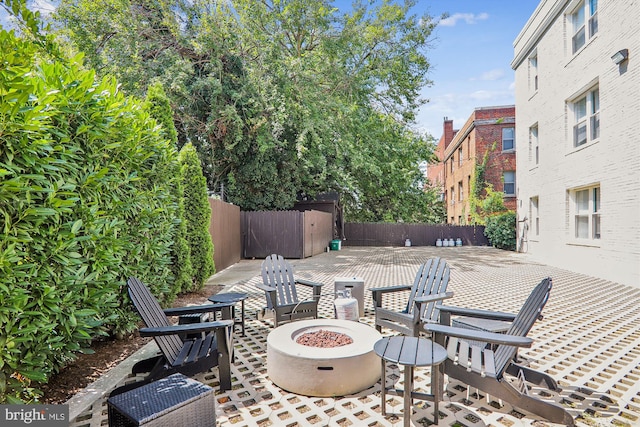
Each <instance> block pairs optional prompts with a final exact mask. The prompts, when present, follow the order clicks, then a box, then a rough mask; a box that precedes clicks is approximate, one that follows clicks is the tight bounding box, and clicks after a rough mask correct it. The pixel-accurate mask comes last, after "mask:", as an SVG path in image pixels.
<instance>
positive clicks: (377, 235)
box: [342, 222, 489, 246]
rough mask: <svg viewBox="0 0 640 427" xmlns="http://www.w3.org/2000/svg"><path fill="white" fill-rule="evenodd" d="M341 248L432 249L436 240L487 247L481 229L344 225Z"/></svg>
mask: <svg viewBox="0 0 640 427" xmlns="http://www.w3.org/2000/svg"><path fill="white" fill-rule="evenodd" d="M344 230H345V233H344V234H345V240H344V241H343V242H342V244H343V245H345V246H404V245H405V242H406V240H407V239H409V240H411V246H435V244H436V240H437V239H453V240H456V239H458V238H459V239H461V240H462V244H463V245H464V246H489V241H488V240H487V238H486V236H485V235H484V226H477V225H429V224H403V223H400V224H399V223H392V224H390V223H353V222H347V223H345V225H344Z"/></svg>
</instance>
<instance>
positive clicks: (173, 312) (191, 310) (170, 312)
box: [163, 303, 233, 316]
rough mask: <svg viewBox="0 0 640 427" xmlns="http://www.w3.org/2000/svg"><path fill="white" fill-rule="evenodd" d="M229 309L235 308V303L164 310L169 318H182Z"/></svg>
mask: <svg viewBox="0 0 640 427" xmlns="http://www.w3.org/2000/svg"><path fill="white" fill-rule="evenodd" d="M228 307H233V303H220V304H205V305H193V306H187V307H175V308H166V309H164V310H163V311H164V314H166V315H167V316H182V315H183V314H197V313H209V312H212V311H220V310H223V309H225V308H228Z"/></svg>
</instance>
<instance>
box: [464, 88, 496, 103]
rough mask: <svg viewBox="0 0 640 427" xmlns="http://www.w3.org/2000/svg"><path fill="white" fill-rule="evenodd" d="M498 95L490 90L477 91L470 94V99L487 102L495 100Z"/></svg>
mask: <svg viewBox="0 0 640 427" xmlns="http://www.w3.org/2000/svg"><path fill="white" fill-rule="evenodd" d="M496 95H497V94H496V93H495V92H492V91H489V90H477V91H475V92H472V93H470V94H469V98H471V99H475V100H477V101H485V100H487V99H493V98H495V97H496Z"/></svg>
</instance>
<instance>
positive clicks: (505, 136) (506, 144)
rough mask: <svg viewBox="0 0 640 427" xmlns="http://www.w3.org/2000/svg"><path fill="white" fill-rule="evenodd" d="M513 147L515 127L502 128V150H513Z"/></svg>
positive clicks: (514, 147) (514, 144) (514, 146)
mask: <svg viewBox="0 0 640 427" xmlns="http://www.w3.org/2000/svg"><path fill="white" fill-rule="evenodd" d="M515 149H516V138H515V128H502V151H513V150H515Z"/></svg>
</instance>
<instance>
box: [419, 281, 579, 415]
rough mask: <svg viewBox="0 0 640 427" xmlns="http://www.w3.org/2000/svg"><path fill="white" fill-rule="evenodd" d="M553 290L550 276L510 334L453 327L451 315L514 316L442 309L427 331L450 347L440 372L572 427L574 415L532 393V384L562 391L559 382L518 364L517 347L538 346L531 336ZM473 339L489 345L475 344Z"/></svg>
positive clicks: (541, 285)
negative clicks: (532, 328)
mask: <svg viewBox="0 0 640 427" xmlns="http://www.w3.org/2000/svg"><path fill="white" fill-rule="evenodd" d="M551 287H552V281H551V278H546V279H544V280H542V281H541V282H540V283H539V284H538V285H537V286H536V287H535V288H534V289H533V291H532V292H531V294H530V295H529V297H528V298H527V300H526V301H525V303H524V304H523V305H522V308H521V309H520V311H519V312H518V313H517V314H516V315H515V316H514V317H513V322H512V323H511V327H510V328H509V329H508V330H507V333H506V334H500V333H492V332H484V331H478V330H473V329H468V328H457V327H452V326H448V325H450V322H451V315H463V316H468V317H478V318H483V319H492V320H507V318H508V317H510V316H507V315H505V314H504V313H494V312H490V311H486V310H472V309H459V308H456V307H448V306H441V307H440V324H427V325H425V326H424V328H425V330H426V331H428V332H431V333H433V334H434V335H435V341H436V342H437V343H439V344H441V345H443V346H444V347H445V348H446V349H447V353H448V358H447V360H445V362H444V363H443V364H442V365H441V369H443V370H444V373H445V374H446V375H448V376H449V377H450V378H455V379H457V380H459V381H462V382H464V383H466V384H467V385H469V386H471V387H475V388H477V389H480V390H483V391H485V392H486V393H488V394H490V395H491V396H494V397H497V398H499V399H502V400H504V401H506V402H508V403H510V404H512V405H513V406H515V407H518V408H521V409H524V410H526V411H529V412H531V413H533V414H536V415H538V416H541V417H543V418H546V419H547V420H549V421H551V422H553V423H559V424H563V425H567V426H573V425H574V420H573V417H572V416H571V414H569V412H567V411H566V410H565V409H564V408H563V407H562V406H560V405H559V404H557V403H555V402H550V401H546V400H542V399H539V398H537V397H535V396H530V395H529V393H528V388H527V385H526V383H527V382H529V383H532V384H537V385H540V386H544V387H546V388H548V389H549V390H554V391H559V390H560V389H559V387H558V385H557V383H556V381H555V380H554V379H553V378H551V377H550V376H549V375H547V374H545V373H543V372H538V371H535V370H533V369H530V368H528V367H525V366H521V365H519V364H518V363H517V362H516V360H515V356H516V352H517V350H518V347H531V345H532V343H533V340H532V339H531V338H527V336H526V335H527V334H528V333H529V331H530V330H531V327H532V326H533V324H534V323H535V321H536V320H537V319H538V318H540V317H541V313H542V309H543V307H544V306H545V304H546V303H547V300H548V299H549V294H550V292H551ZM468 340H473V341H481V342H482V343H489V344H490V345H489V346H485V345H470V344H469V341H468ZM505 373H507V374H510V375H512V376H513V377H515V380H514V381H509V380H508V379H506V378H505V377H504V375H505Z"/></svg>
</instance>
